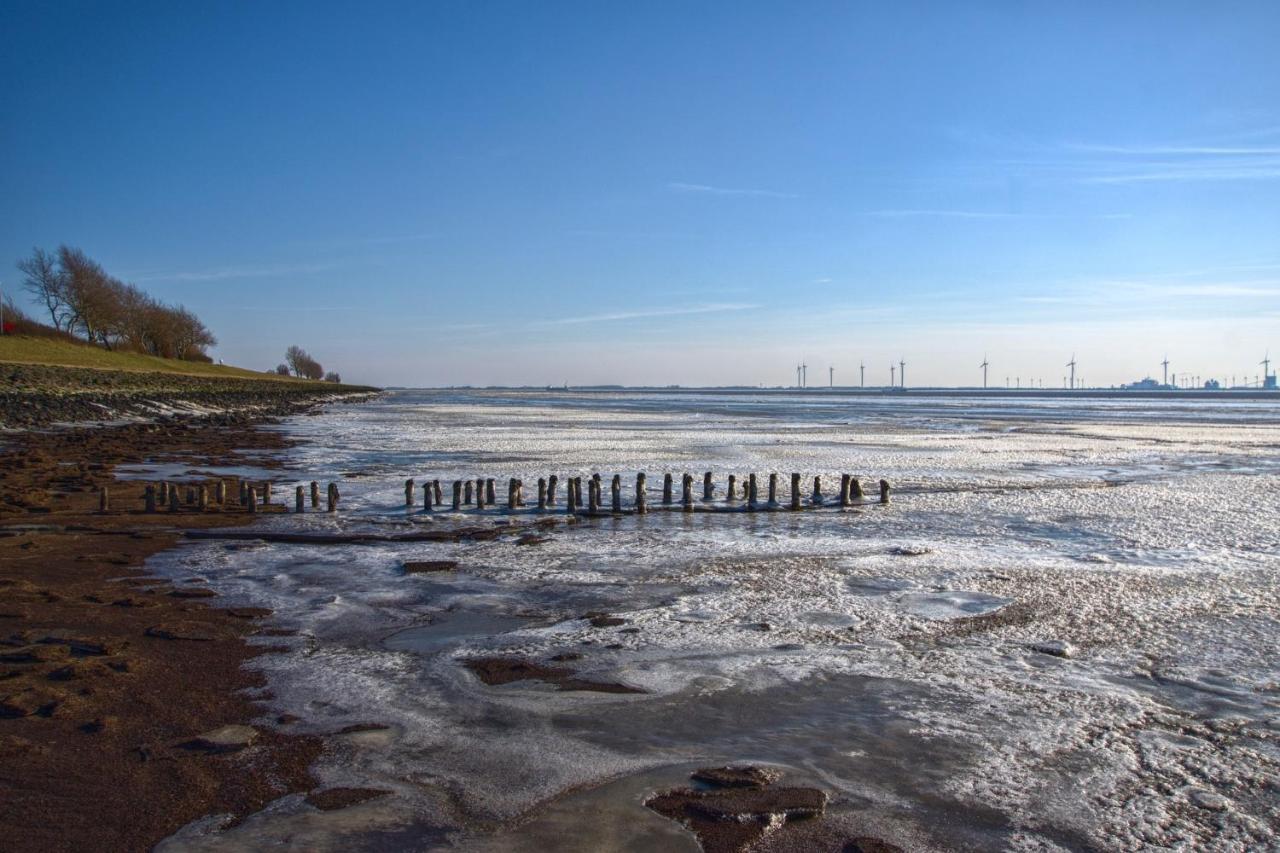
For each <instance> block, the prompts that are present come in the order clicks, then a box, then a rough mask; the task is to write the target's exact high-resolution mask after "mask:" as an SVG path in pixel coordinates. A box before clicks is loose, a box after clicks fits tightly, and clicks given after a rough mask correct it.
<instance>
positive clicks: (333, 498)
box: [326, 483, 342, 512]
mask: <svg viewBox="0 0 1280 853" xmlns="http://www.w3.org/2000/svg"><path fill="white" fill-rule="evenodd" d="M341 497H342V495H340V494H339V493H338V484H337V483H330V484H329V491H328V494H327V495H326V500H327V501H328V510H329V512H337V511H338V500H339V499H340V498H341Z"/></svg>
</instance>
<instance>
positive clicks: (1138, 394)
mask: <svg viewBox="0 0 1280 853" xmlns="http://www.w3.org/2000/svg"><path fill="white" fill-rule="evenodd" d="M385 390H387V391H490V392H492V391H498V392H511V391H518V392H537V393H541V394H618V393H642V394H672V395H679V394H741V395H748V394H753V395H761V394H766V395H769V396H792V397H800V396H822V397H875V398H885V397H894V398H898V397H965V398H971V397H986V398H992V399H1009V398H1026V397H1035V398H1040V399H1055V398H1061V399H1070V400H1081V399H1088V400H1095V399H1106V400H1114V399H1133V400H1201V399H1203V400H1275V401H1277V402H1280V390H1263V389H1239V390H1236V389H1221V390H1217V391H1209V390H1205V389H1195V390H1176V391H1138V390H1128V389H1121V388H1114V389H1113V388H1086V389H1077V390H1075V391H1069V390H1067V389H1065V388H1020V389H1019V388H906V389H903V388H885V387H877V388H848V387H840V386H836V387H835V388H782V387H777V386H775V387H771V388H750V387H745V386H742V385H730V386H724V387H714V386H708V387H688V388H673V387H670V386H652V387H651V386H643V385H636V386H623V385H570V386H569V387H567V388H564V387H560V388H547V387H540V386H535V385H487V386H479V385H452V386H436V387H422V388H412V387H399V386H388V387H387V388H386V389H385Z"/></svg>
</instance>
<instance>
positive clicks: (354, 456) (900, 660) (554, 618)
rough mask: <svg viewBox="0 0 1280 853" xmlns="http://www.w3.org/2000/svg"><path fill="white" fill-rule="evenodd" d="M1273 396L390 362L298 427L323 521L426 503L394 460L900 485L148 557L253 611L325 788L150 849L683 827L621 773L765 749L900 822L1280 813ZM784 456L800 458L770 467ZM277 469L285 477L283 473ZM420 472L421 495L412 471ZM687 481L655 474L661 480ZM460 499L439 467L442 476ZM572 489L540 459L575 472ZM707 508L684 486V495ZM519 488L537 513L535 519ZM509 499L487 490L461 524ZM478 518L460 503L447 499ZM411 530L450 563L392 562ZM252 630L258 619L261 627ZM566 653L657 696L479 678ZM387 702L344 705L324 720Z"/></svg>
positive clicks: (592, 837)
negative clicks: (713, 389)
mask: <svg viewBox="0 0 1280 853" xmlns="http://www.w3.org/2000/svg"><path fill="white" fill-rule="evenodd" d="M1278 416H1280V405H1276V404H1269V403H1258V402H1240V403H1235V404H1233V403H1229V402H1223V403H1204V402H1201V401H1196V402H1194V403H1189V402H1186V401H1182V402H1177V401H1174V400H1171V401H1169V402H1168V403H1165V402H1164V401H1156V402H1151V401H1132V400H1130V401H1115V402H1111V401H1096V400H1095V401H1088V400H1081V401H1080V402H1079V403H1076V402H1074V401H1066V402H1064V401H1062V400H1049V401H1044V402H1035V401H1026V400H1014V401H1003V400H991V399H985V400H969V401H966V400H964V399H963V398H952V399H938V398H930V399H921V400H915V399H911V398H909V396H908V397H902V398H897V399H884V400H878V399H868V398H838V397H829V396H828V395H823V394H811V395H799V394H797V395H793V396H777V395H751V394H724V395H707V394H643V393H617V394H603V393H601V394H579V395H575V394H569V393H532V392H531V393H515V392H507V393H499V392H470V393H463V392H400V393H396V394H393V395H388V396H386V397H384V398H381V399H377V400H374V401H370V402H367V403H363V404H360V405H354V406H344V407H336V408H334V409H333V410H332V411H330V412H328V413H326V414H324V415H322V416H320V417H309V418H300V419H298V420H296V421H294V422H291V423H290V424H288V425H287V427H286V428H287V429H289V430H290V431H292V432H295V433H297V434H298V435H300V436H303V437H305V438H306V439H307V442H308V443H307V444H305V445H304V446H302V447H300V448H299V449H298V450H297V451H295V452H294V454H293V456H294V458H293V459H291V465H290V468H291V471H290V472H288V473H285V474H283V475H282V476H283V477H289V476H292V475H293V473H294V472H296V473H297V474H298V475H299V476H300V480H299V482H301V481H303V480H308V481H309V480H312V479H315V480H319V481H321V482H322V483H324V482H326V481H329V480H335V481H338V482H339V483H340V484H341V488H342V493H343V503H342V507H343V511H342V512H341V513H339V514H338V515H337V517H332V516H327V515H324V514H308V515H306V516H303V517H297V516H292V515H290V516H277V517H273V518H271V519H270V520H267V521H266V522H265V525H266V526H276V527H279V528H281V529H289V530H297V529H305V530H310V531H336V530H349V529H365V528H367V529H375V530H380V531H384V532H395V531H402V530H411V529H424V528H427V529H429V528H433V527H434V528H445V527H448V526H450V525H451V524H453V523H456V522H458V521H460V520H461V519H460V518H459V517H457V516H454V515H453V514H452V513H450V512H447V511H446V512H439V511H437V512H435V513H433V514H431V515H429V516H428V515H425V514H423V513H420V512H417V511H415V512H412V513H408V512H406V510H405V508H404V507H403V482H404V479H405V478H407V477H414V478H416V479H417V480H418V481H419V483H421V481H422V480H423V479H430V478H439V479H440V480H441V481H443V482H444V483H446V484H447V483H450V482H452V481H453V480H454V479H457V478H472V479H474V478H476V477H482V476H483V477H494V478H497V479H498V481H499V483H498V486H499V488H498V492H499V502H500V504H503V503H504V499H505V484H506V478H507V477H510V476H517V477H521V478H522V479H523V480H524V482H525V484H526V494H528V492H529V491H530V486H531V484H534V483H536V481H537V478H538V477H540V476H547V475H549V474H552V473H555V474H557V475H559V477H560V479H561V481H562V482H563V481H564V479H565V478H566V477H568V476H572V475H582V476H586V475H590V474H591V473H594V472H597V471H598V472H599V473H601V474H602V475H603V477H604V479H605V484H606V497H607V491H608V481H609V479H610V478H611V477H612V475H613V474H614V473H620V474H622V475H623V481H624V485H625V488H624V494H625V495H626V497H627V504H628V506H629V505H630V503H631V493H632V488H633V485H634V474H635V472H637V471H646V472H647V473H648V485H649V490H650V491H649V500H650V502H651V503H657V502H658V501H659V500H660V490H661V480H662V474H663V473H664V472H668V471H669V472H672V473H674V474H675V475H676V482H677V495H678V491H679V485H678V484H679V477H680V475H681V474H682V473H684V472H686V471H687V472H689V473H692V474H694V475H695V478H696V479H697V481H698V482H697V484H696V495H697V496H698V497H699V498H700V497H701V474H702V472H703V471H706V470H711V471H714V472H715V473H716V482H717V485H718V487H719V488H718V492H717V494H718V496H720V497H723V494H724V484H725V477H726V475H727V474H730V473H733V474H736V475H738V477H739V478H743V477H745V475H747V474H749V473H752V472H754V473H757V474H758V475H760V476H762V477H764V476H766V475H767V474H768V473H771V472H778V473H780V474H783V475H786V474H789V473H790V472H791V471H799V472H803V473H805V474H806V481H805V483H806V486H805V488H806V494H807V492H808V490H809V488H810V487H811V485H812V476H813V475H815V474H819V475H822V477H823V481H824V483H825V484H826V487H825V488H826V491H827V494H828V495H831V494H833V486H835V485H836V484H837V483H838V481H839V475H840V473H852V474H854V475H856V476H859V477H861V478H862V480H863V483H864V484H865V485H867V486H868V487H869V491H871V492H874V486H873V484H874V482H875V481H876V480H877V479H879V478H880V477H885V478H887V479H888V480H890V481H891V482H892V483H893V485H894V502H893V503H892V504H891V505H890V506H888V507H881V506H878V505H865V506H860V507H857V508H854V509H850V510H847V511H839V510H836V509H829V510H822V511H819V512H802V513H785V512H779V513H767V514H766V513H759V514H748V513H745V512H734V513H694V514H691V515H686V514H682V513H679V512H675V513H665V512H655V513H653V514H650V515H648V516H632V515H628V516H624V517H618V518H613V517H609V518H597V519H582V520H580V521H578V522H577V523H576V524H567V523H564V514H563V505H561V506H560V507H558V509H559V512H558V513H556V514H553V515H555V517H558V518H559V519H560V520H561V523H560V524H557V525H556V526H554V527H552V528H550V530H548V531H546V532H545V535H546V536H548V537H549V538H548V540H547V541H545V542H541V543H540V544H533V545H520V544H517V538H516V537H515V536H503V537H500V538H497V539H494V540H492V541H486V542H463V543H412V544H410V543H399V544H391V543H388V544H385V545H378V546H368V545H362V546H354V545H352V546H300V545H267V544H258V543H243V542H238V543H225V542H199V543H192V544H190V545H187V546H185V547H184V548H183V549H181V550H179V551H176V552H170V553H169V554H166V555H161V556H160V557H159V558H158V560H157V561H156V562H155V565H154V568H155V569H156V570H157V571H159V572H163V573H167V574H172V575H175V576H179V577H192V576H197V577H200V578H203V579H205V580H207V581H208V583H209V584H210V586H212V587H213V588H214V589H217V590H219V591H220V592H222V593H223V594H224V595H225V596H226V597H227V603H228V604H240V603H250V602H252V603H253V604H255V605H259V606H267V607H272V608H274V609H275V616H274V617H273V618H274V625H275V626H277V627H285V628H293V629H297V631H298V634H297V635H296V636H295V637H292V638H288V639H286V640H285V642H288V643H291V644H292V647H293V650H292V651H291V652H289V653H286V654H276V655H268V656H264V657H262V658H260V659H258V664H257V665H259V666H261V667H262V668H263V669H264V670H265V671H266V673H267V675H268V677H269V680H270V690H271V693H272V694H273V697H274V698H272V699H271V700H270V701H269V702H268V703H266V707H267V708H268V709H269V711H270V713H265V714H264V717H263V720H262V723H263V724H264V725H269V724H272V723H271V722H270V721H271V720H273V719H274V717H275V716H276V715H277V714H281V713H289V714H296V715H299V716H301V717H302V720H301V721H300V722H297V723H294V724H293V725H292V726H291V728H292V729H294V730H297V731H307V732H314V733H322V734H327V735H330V737H329V743H330V749H329V750H328V751H327V753H326V757H325V758H324V759H323V760H322V762H321V764H320V766H319V767H318V768H317V770H318V774H319V777H320V778H321V780H322V781H323V783H324V784H325V786H345V787H362V788H380V789H386V790H390V791H392V794H391V795H390V796H385V797H381V798H378V799H373V800H370V801H368V802H365V803H362V804H360V805H356V806H353V807H350V808H346V809H340V810H337V811H331V812H321V811H317V810H315V809H313V808H311V807H310V806H308V805H305V804H304V803H303V802H302V797H301V796H295V797H286V798H284V799H282V800H280V801H278V802H276V803H275V804H273V805H272V806H271V807H270V808H269V809H267V810H266V811H264V812H262V813H260V814H258V815H255V816H252V817H251V818H249V819H248V820H246V821H244V822H243V823H241V824H239V825H237V826H235V827H234V828H224V823H225V821H222V820H220V819H219V818H218V817H217V816H214V817H212V818H209V819H206V820H204V821H201V822H199V823H197V824H194V825H192V826H189V827H187V828H186V829H184V830H183V831H182V832H180V833H179V834H178V835H176V836H174V837H173V838H171V839H169V841H167V842H166V843H165V844H164V845H162V847H161V849H164V850H258V849H263V848H265V847H269V846H272V845H281V846H285V847H291V848H294V849H298V848H301V849H316V850H377V849H463V850H506V849H538V850H584V851H585V850H593V851H594V850H636V851H651V850H652V851H659V850H664V851H665V850H696V849H697V844H696V842H695V841H694V840H693V838H692V836H691V835H690V834H688V833H687V832H685V831H684V830H683V829H681V828H680V827H679V826H677V825H676V824H673V823H671V822H670V821H667V820H666V819H664V818H662V817H660V816H658V815H656V814H654V813H653V812H651V811H649V810H647V809H645V808H644V807H643V806H642V802H643V800H644V797H645V796H646V795H647V794H648V793H652V792H653V791H655V790H659V789H663V788H667V787H671V786H672V785H676V784H681V783H682V780H683V779H685V778H687V772H688V768H690V767H691V766H695V765H699V764H702V765H705V764H711V763H717V762H719V763H725V762H737V761H752V762H760V763H768V764H773V765H777V766H779V767H781V768H783V769H784V770H785V772H786V773H787V774H788V778H789V779H790V780H792V781H796V782H800V783H803V784H808V785H812V786H815V787H820V788H822V789H824V790H825V791H827V792H828V793H829V794H830V795H831V798H832V800H831V805H830V807H829V814H830V815H832V816H833V818H835V819H838V820H842V821H846V822H849V824H850V825H855V826H861V827H864V828H865V829H867V833H866V834H874V835H877V836H879V837H882V838H885V839H888V840H890V841H895V842H896V843H899V844H901V845H902V846H904V847H906V848H908V849H913V850H915V849H929V848H935V849H993V848H1001V849H1013V850H1059V849H1062V850H1086V849H1108V850H1133V849H1162V848H1175V849H1178V848H1181V849H1188V850H1190V849H1225V850H1263V849H1275V848H1276V847H1277V846H1280V653H1278V652H1277V647H1278V646H1280V482H1278V481H1277V476H1276V475H1277V472H1280V425H1278V424H1280V417H1278ZM781 479H782V480H783V482H784V489H785V487H786V486H785V484H787V483H789V478H788V477H786V476H783V477H781ZM293 485H294V483H293V481H291V480H289V481H282V482H281V486H282V487H287V488H282V489H281V492H283V493H286V494H288V493H291V491H292V486H293ZM418 496H419V500H420V499H421V491H420V490H419V492H418ZM677 499H678V497H677ZM446 500H447V485H446ZM561 500H563V486H561ZM699 503H701V502H700V501H699ZM526 517H527V518H526ZM532 517H533V514H532V513H526V514H525V515H524V516H521V517H519V518H516V519H514V520H513V519H509V518H508V517H507V516H506V514H505V513H504V512H503V511H501V510H493V511H486V518H485V519H484V520H482V521H481V522H480V523H481V524H485V525H490V524H494V523H501V522H504V521H508V520H513V521H516V522H520V521H524V520H531V519H532ZM467 518H468V520H469V523H475V516H474V514H468V515H467ZM405 560H456V561H457V562H458V568H457V569H456V570H455V571H451V572H432V573H426V574H405V573H403V572H402V571H401V569H400V566H401V564H402V563H403V562H404V561H405ZM269 642H270V643H271V644H273V645H275V644H279V643H280V642H281V638H278V637H272V638H270V639H269ZM481 657H510V658H519V659H522V660H526V661H531V662H535V663H538V664H540V665H544V666H551V667H566V668H569V669H571V670H573V672H574V676H575V677H577V678H580V679H584V680H586V681H590V682H594V683H611V684H619V685H625V686H628V687H632V688H638V689H640V690H643V691H644V692H643V693H608V692H598V691H593V690H563V689H559V688H558V687H557V686H556V685H555V684H553V683H551V682H549V681H546V680H540V679H527V680H517V681H512V682H511V683H507V684H501V685H486V684H484V683H482V682H481V681H480V680H479V679H478V678H477V677H476V676H475V675H473V674H472V672H471V670H469V669H468V668H466V667H465V666H464V665H462V664H463V662H464V661H466V660H469V659H474V658H481ZM360 724H377V727H365V728H363V730H358V731H349V732H347V733H343V734H337V733H338V732H340V731H341V730H343V729H344V728H347V727H350V726H358V725H360Z"/></svg>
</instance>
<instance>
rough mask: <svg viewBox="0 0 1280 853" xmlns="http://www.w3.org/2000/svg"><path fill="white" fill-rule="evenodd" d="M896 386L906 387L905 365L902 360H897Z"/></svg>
mask: <svg viewBox="0 0 1280 853" xmlns="http://www.w3.org/2000/svg"><path fill="white" fill-rule="evenodd" d="M898 384H899V385H901V386H902V387H903V388H906V387H907V363H906V362H905V361H903V360H902V359H898Z"/></svg>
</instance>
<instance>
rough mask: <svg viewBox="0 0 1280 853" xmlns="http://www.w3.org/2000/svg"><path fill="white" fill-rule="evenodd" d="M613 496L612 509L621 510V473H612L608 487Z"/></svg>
mask: <svg viewBox="0 0 1280 853" xmlns="http://www.w3.org/2000/svg"><path fill="white" fill-rule="evenodd" d="M610 490H611V493H612V495H611V496H612V497H613V511H614V512H622V475H621V474H614V475H613V483H612V486H611V488H610Z"/></svg>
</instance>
